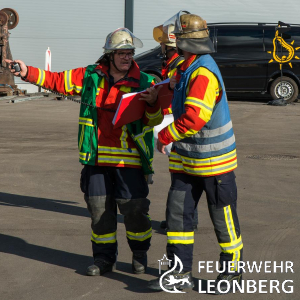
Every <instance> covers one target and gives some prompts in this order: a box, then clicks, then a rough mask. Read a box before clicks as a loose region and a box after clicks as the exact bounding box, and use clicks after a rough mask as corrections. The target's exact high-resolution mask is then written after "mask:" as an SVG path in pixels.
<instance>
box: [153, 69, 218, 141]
mask: <svg viewBox="0 0 300 300" xmlns="http://www.w3.org/2000/svg"><path fill="white" fill-rule="evenodd" d="M218 97H219V83H218V80H217V78H216V77H215V75H214V74H213V73H212V72H210V71H209V70H207V69H206V68H202V67H200V68H198V69H197V70H195V71H194V72H193V73H192V75H191V77H190V80H189V82H188V87H187V94H186V98H185V101H184V106H185V113H184V114H182V115H181V116H180V117H179V118H178V119H177V120H176V121H174V122H173V123H171V124H170V125H168V126H167V127H165V128H164V129H162V130H161V131H160V132H159V133H158V138H159V140H160V142H161V143H162V144H164V145H168V144H169V143H171V142H174V141H178V140H181V139H184V138H186V137H189V136H191V135H194V134H195V133H197V132H198V131H199V130H200V129H201V128H202V127H203V126H204V125H205V124H206V123H207V122H208V121H209V120H210V118H211V114H212V112H213V109H214V106H215V103H216V101H217V100H218Z"/></svg>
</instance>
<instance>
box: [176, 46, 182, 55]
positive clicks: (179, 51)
mask: <svg viewBox="0 0 300 300" xmlns="http://www.w3.org/2000/svg"><path fill="white" fill-rule="evenodd" d="M177 53H178V55H179V56H181V55H183V51H182V49H180V48H178V47H177Z"/></svg>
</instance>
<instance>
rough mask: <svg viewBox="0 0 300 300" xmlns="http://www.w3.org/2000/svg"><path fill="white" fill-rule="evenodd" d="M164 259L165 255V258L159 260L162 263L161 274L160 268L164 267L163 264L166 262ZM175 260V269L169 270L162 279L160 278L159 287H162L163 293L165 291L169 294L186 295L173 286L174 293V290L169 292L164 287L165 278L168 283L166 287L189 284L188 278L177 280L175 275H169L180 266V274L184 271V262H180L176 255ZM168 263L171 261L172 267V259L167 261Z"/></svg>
mask: <svg viewBox="0 0 300 300" xmlns="http://www.w3.org/2000/svg"><path fill="white" fill-rule="evenodd" d="M164 258H166V255H164V257H163V258H162V259H161V260H159V262H160V265H159V272H160V266H161V265H162V264H164V263H162V261H163V260H164ZM174 258H175V261H174V267H173V268H172V269H171V270H169V271H167V272H165V273H164V274H163V275H162V276H161V277H160V279H159V285H160V287H161V288H162V290H163V291H165V292H167V293H185V292H183V291H179V290H177V288H176V287H175V286H173V291H172V290H168V289H166V288H165V287H164V285H163V279H164V278H165V277H166V278H165V281H167V282H168V283H166V284H165V285H166V286H168V285H174V284H179V283H180V285H183V284H184V283H189V281H188V278H182V279H177V278H175V276H174V275H172V274H171V275H168V274H169V273H172V272H173V271H174V270H175V269H176V267H177V266H178V265H179V273H180V272H181V271H182V269H183V264H182V261H181V260H180V258H179V257H178V256H177V255H176V254H174ZM167 260H168V261H169V266H170V263H171V260H170V259H167ZM159 274H160V273H159Z"/></svg>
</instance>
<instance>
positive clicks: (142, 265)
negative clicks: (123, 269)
mask: <svg viewBox="0 0 300 300" xmlns="http://www.w3.org/2000/svg"><path fill="white" fill-rule="evenodd" d="M146 270H147V253H145V252H134V253H133V255H132V271H133V273H135V274H143V273H145V272H146Z"/></svg>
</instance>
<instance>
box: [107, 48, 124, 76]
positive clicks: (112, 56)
mask: <svg viewBox="0 0 300 300" xmlns="http://www.w3.org/2000/svg"><path fill="white" fill-rule="evenodd" d="M109 60H110V61H111V62H112V64H113V66H114V67H115V68H116V69H117V70H118V71H119V72H122V71H121V70H119V69H118V67H117V66H116V63H115V60H114V52H112V53H111V55H110V58H109Z"/></svg>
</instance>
